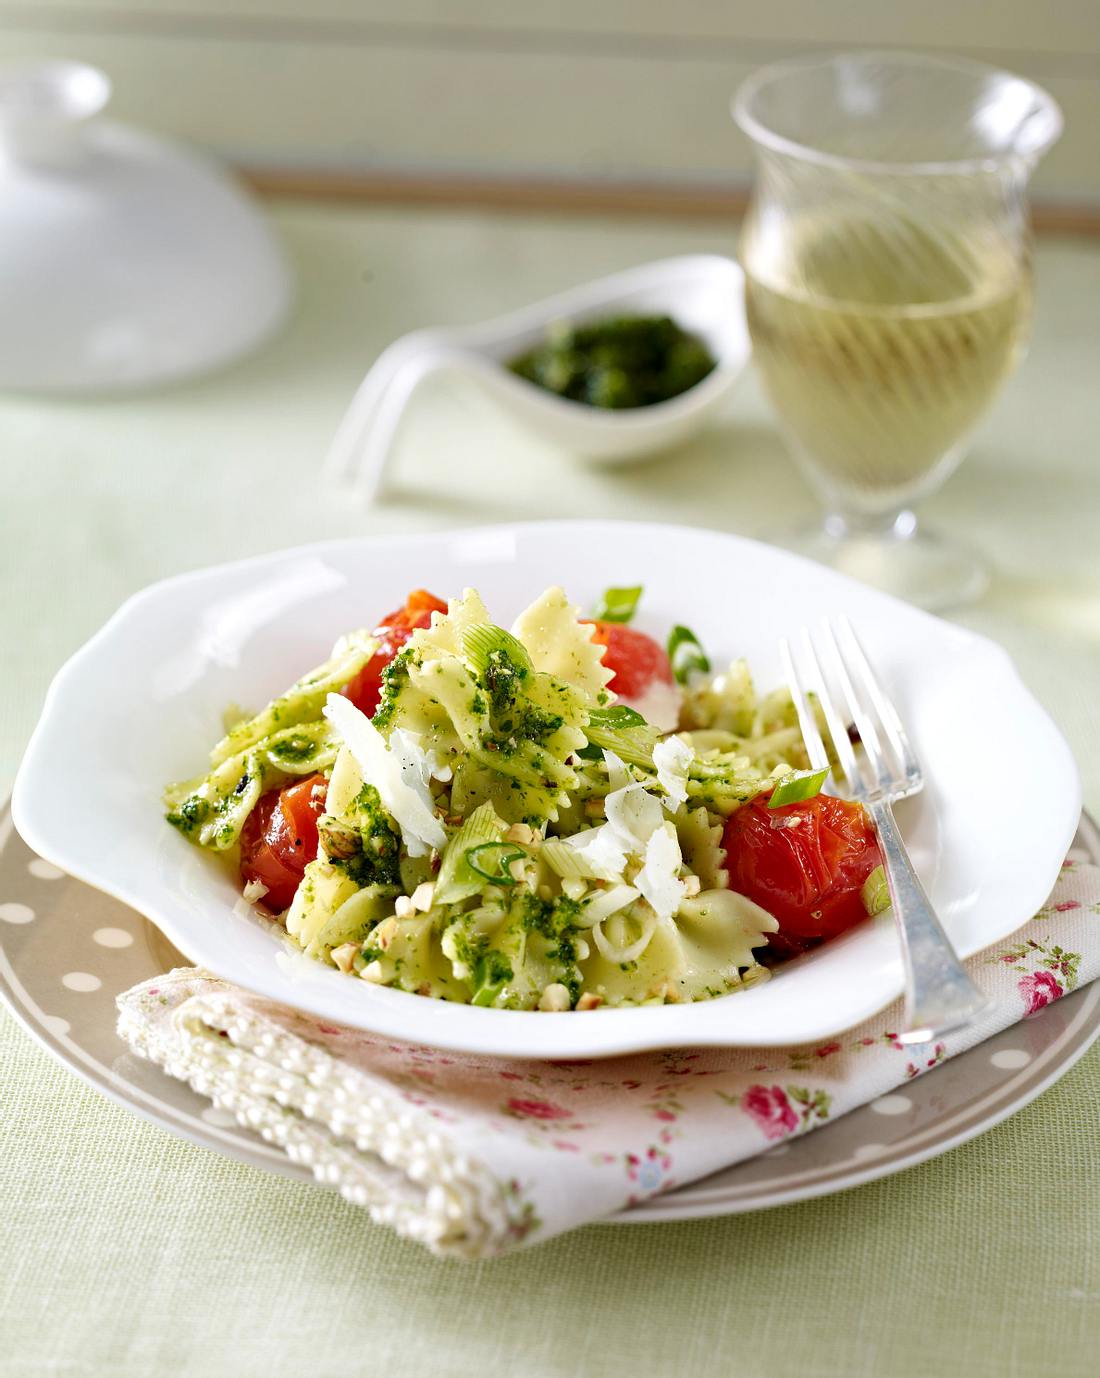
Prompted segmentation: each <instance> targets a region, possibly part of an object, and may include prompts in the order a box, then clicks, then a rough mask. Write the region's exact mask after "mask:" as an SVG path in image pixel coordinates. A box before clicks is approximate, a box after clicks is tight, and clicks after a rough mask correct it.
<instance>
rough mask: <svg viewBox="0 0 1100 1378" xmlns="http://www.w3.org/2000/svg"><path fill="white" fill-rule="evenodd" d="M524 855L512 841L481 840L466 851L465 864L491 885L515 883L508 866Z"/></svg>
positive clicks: (520, 859)
mask: <svg viewBox="0 0 1100 1378" xmlns="http://www.w3.org/2000/svg"><path fill="white" fill-rule="evenodd" d="M526 856H527V853H526V852H525V851H524V850H523V848H522V847H517V846H516V845H515V843H514V842H482V843H481V844H480V845H479V846H477V847H471V848H469V850H468V851H467V852H466V865H467V866H469V868H470V870H471V871H475V872H476V873H477V874H478V875H479V876H481V877H482V879H483V880H487V881H489V882H490V883H491V884H493V885H515V883H516V878H515V876H513V875H512V873H511V871H510V870H509V869H508V868H509V867H510V866H511V864H512V862H513V861H523V860H524V859H525V858H526Z"/></svg>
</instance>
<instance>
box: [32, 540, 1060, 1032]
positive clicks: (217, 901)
mask: <svg viewBox="0 0 1100 1378" xmlns="http://www.w3.org/2000/svg"><path fill="white" fill-rule="evenodd" d="M612 582H614V583H622V584H629V583H634V582H642V583H644V584H645V585H646V595H645V600H644V605H643V609H644V610H643V613H642V616H641V617H640V619H639V621H640V625H641V626H642V627H643V628H644V627H649V628H651V629H653V630H654V631H656V632H658V633H660V634H662V635H663V634H664V632H665V631H666V630H667V628H668V627H669V626H670V625H671V624H672V623H673V622H678V621H686V622H688V623H690V624H691V625H692V626H693V627H694V629H695V630H696V632H697V633H698V634H699V635H700V637H701V639H702V640H703V643H704V644H705V645H706V646H707V647H708V648H709V649H710V651H711V653H712V657H714V658H716V659H719V660H723V659H729V658H730V657H733V656H735V655H740V654H746V655H748V656H749V658H750V660H751V662H752V664H753V666H754V669H755V670H756V672H757V677H758V682H759V683H760V684H761V685H763V686H769V685H771V684H773V683H776V682H777V681H778V679H779V664H778V656H777V653H776V638H777V637H779V636H780V635H783V634H786V633H792V632H794V631H796V630H797V629H798V627H799V626H800V625H802V624H803V623H805V622H814V621H816V620H817V619H819V618H821V617H823V616H828V615H835V614H836V613H839V612H844V613H846V614H848V616H850V617H851V619H852V620H853V622H854V623H855V624H856V626H857V627H858V629H859V631H860V633H861V635H862V638H863V640H864V643H865V644H866V645H867V646H868V648H869V649H870V651H871V652H872V653H873V656H874V659H875V660H876V662H877V663H878V665H879V667H880V669H881V671H882V674H883V678H884V679H885V681H886V683H887V685H888V687H889V688H890V689H891V690H892V692H893V694H894V696H895V697H896V699H897V701H898V706H899V708H900V710H901V712H902V714H903V716H904V718H905V719H906V721H907V722H908V724H909V726H910V729H911V731H912V734H913V738H914V741H915V744H916V747H917V749H918V751H919V753H920V755H921V757H922V759H923V763H924V766H925V771H926V776H927V780H928V787H927V788H926V790H925V791H924V793H923V794H922V795H920V796H919V797H918V798H916V799H913V800H910V801H907V803H906V804H905V805H904V806H903V808H902V809H901V810H899V818H900V821H901V822H902V827H903V830H904V832H905V834H906V838H907V840H908V842H909V845H910V849H911V851H912V854H913V858H914V861H915V863H916V866H917V869H918V871H919V872H920V874H921V876H922V878H923V880H924V882H925V885H926V888H927V889H928V891H929V894H930V895H931V897H932V900H933V902H934V903H935V905H936V907H937V909H938V910H939V912H940V914H941V916H942V918H943V921H944V924H945V926H946V928H947V930H948V932H949V934H950V936H951V938H952V940H953V941H954V943H955V946H956V948H957V949H958V950H959V952H960V953H961V954H962V955H963V956H968V955H969V954H971V953H973V952H977V951H979V950H980V949H981V948H984V947H986V946H988V945H989V944H990V943H993V942H996V941H997V940H998V939H999V938H1002V937H1004V936H1006V935H1007V934H1008V933H1011V932H1012V931H1013V930H1014V929H1016V928H1018V927H1019V925H1020V924H1021V923H1023V922H1024V921H1025V920H1026V919H1027V918H1028V916H1029V915H1030V914H1031V913H1033V912H1034V910H1035V909H1036V908H1038V906H1039V905H1040V904H1041V903H1042V901H1043V900H1044V899H1045V898H1046V895H1047V894H1048V892H1049V890H1050V887H1051V885H1052V884H1053V882H1054V878H1055V876H1056V874H1057V871H1058V867H1059V865H1060V863H1061V861H1062V858H1063V857H1064V855H1065V851H1066V848H1067V846H1068V845H1069V843H1070V840H1071V839H1072V837H1073V835H1074V830H1075V828H1076V826H1077V819H1078V817H1079V815H1080V808H1081V797H1080V784H1079V781H1078V777H1077V771H1076V768H1075V766H1074V763H1073V759H1072V757H1071V755H1070V752H1069V748H1068V747H1067V745H1066V743H1065V741H1064V740H1063V739H1062V737H1061V736H1060V735H1059V733H1058V731H1057V729H1056V728H1055V727H1054V725H1053V724H1052V723H1051V721H1050V719H1049V718H1048V717H1047V715H1046V714H1045V713H1044V712H1043V710H1042V709H1041V708H1040V707H1039V705H1038V704H1037V703H1036V702H1035V700H1034V699H1033V698H1032V697H1031V695H1030V694H1029V693H1028V691H1027V690H1026V689H1025V687H1024V686H1023V684H1022V683H1021V681H1020V679H1019V677H1018V676H1017V674H1016V672H1015V670H1014V668H1013V666H1012V664H1011V662H1010V661H1009V659H1008V657H1007V656H1006V655H1005V653H1004V652H1003V651H1002V650H1001V649H1000V648H999V647H997V646H995V645H994V644H993V643H992V642H989V641H986V640H984V639H983V638H981V637H978V636H975V635H974V634H973V633H970V632H968V631H964V630H963V629H961V628H959V627H954V626H951V625H950V624H948V623H946V622H942V621H940V620H938V619H937V618H933V617H930V616H929V615H928V614H926V613H922V612H919V611H918V610H916V609H915V608H911V607H909V606H908V605H906V604H903V603H899V602H897V601H896V600H894V599H892V598H889V597H887V596H886V595H884V594H881V593H878V592H877V591H875V590H873V589H870V588H867V587H865V586H864V585H862V584H857V583H854V582H852V581H851V580H848V579H844V578H842V577H841V576H840V575H837V574H834V573H832V572H831V571H829V570H826V569H823V568H821V567H819V566H817V565H813V564H810V563H808V562H806V561H803V560H800V559H798V558H797V557H795V556H792V555H790V554H788V553H787V552H785V551H781V550H776V549H774V548H772V547H769V546H764V545H760V544H757V543H756V542H753V541H747V540H743V539H741V538H738V537H734V536H728V535H724V534H721V533H718V532H713V531H701V530H695V529H691V528H687V527H670V526H660V525H651V524H642V523H626V522H548V523H536V524H531V525H520V526H498V527H487V528H484V529H481V530H474V531H463V532H448V533H442V534H432V535H420V536H395V537H389V538H384V539H374V540H362V541H352V542H341V543H337V544H327V545H315V546H307V547H302V548H300V549H298V550H292V551H286V552H281V553H278V554H274V555H268V556H263V557H260V558H259V559H255V560H248V561H244V562H241V563H238V564H233V565H225V566H222V567H220V568H216V569H209V570H202V571H199V572H197V573H194V574H186V575H182V576H180V577H178V578H175V579H169V580H167V581H165V582H164V583H161V584H156V585H154V586H153V587H151V588H149V589H147V590H145V592H143V593H141V594H138V595H137V597H135V598H132V599H131V600H130V601H129V602H128V603H126V604H125V605H124V606H123V607H122V608H121V609H120V611H119V612H118V613H116V614H115V616H114V617H113V618H112V619H111V620H110V622H108V624H107V625H106V626H105V627H104V628H103V630H102V631H100V632H99V633H98V635H96V636H95V637H93V639H92V640H91V641H90V642H89V643H88V644H87V645H86V646H85V647H84V648H83V649H82V650H81V651H79V652H78V653H77V654H76V655H75V656H74V657H73V658H72V660H70V661H69V662H68V664H67V665H66V666H65V667H64V668H63V669H62V670H61V671H60V673H59V674H58V676H57V678H56V679H55V680H54V683H53V685H52V686H51V688H50V691H49V694H48V695H47V699H46V704H45V707H44V709H43V714H42V719H41V721H40V723H39V725H38V727H37V729H36V731H35V734H34V736H33V738H32V740H31V744H30V746H29V747H28V749H27V754H26V757H25V758H24V761H23V765H22V767H21V769H20V772H19V776H18V779H17V781H16V786H15V794H14V797H13V802H12V812H13V816H14V818H15V824H16V827H17V828H18V829H19V831H20V833H21V834H22V835H23V837H24V838H25V839H26V841H27V842H28V844H29V845H30V846H31V847H32V848H33V849H34V850H35V851H36V852H38V853H39V854H40V855H41V856H42V857H45V858H47V859H48V860H50V861H51V862H54V863H56V865H58V866H59V867H61V869H62V870H64V871H66V872H68V873H69V874H70V875H73V876H76V877H77V878H78V879H80V880H84V881H86V882H87V883H88V884H90V885H93V886H96V887H97V888H99V889H101V890H104V891H106V892H107V893H108V894H110V895H113V896H115V897H116V898H117V899H120V900H122V901H123V902H124V903H126V904H129V905H131V906H133V907H134V908H136V909H138V910H139V911H140V912H141V913H143V914H145V915H147V916H148V917H149V918H150V919H151V920H152V921H153V922H154V923H155V924H156V925H157V926H158V927H159V928H160V929H161V930H162V932H163V933H164V934H165V935H166V936H167V937H168V938H169V939H170V940H171V941H172V942H173V943H174V944H175V945H176V946H177V947H178V948H179V949H180V950H181V951H183V952H184V953H186V954H187V956H188V957H189V958H190V959H191V960H192V961H194V962H196V963H198V964H200V965H202V966H205V967H207V968H208V969H209V970H211V971H213V972H215V973H217V974H218V975H220V976H223V977H225V978H226V979H227V980H231V981H235V982H237V983H238V984H240V985H243V986H246V987H248V988H250V989H252V990H254V991H258V992H260V993H261V994H263V995H266V996H269V997H270V998H271V999H274V1000H278V1001H281V1002H283V1003H284V1004H288V1005H293V1006H297V1007H298V1008H300V1009H303V1010H306V1011H308V1012H310V1013H313V1014H317V1015H320V1016H322V1017H324V1018H327V1019H331V1020H333V1021H334V1022H337V1023H344V1024H350V1025H353V1026H356V1027H359V1028H364V1029H370V1030H373V1031H375V1032H378V1033H382V1034H385V1035H388V1036H390V1037H394V1038H398V1039H407V1040H411V1041H414V1042H419V1043H430V1044H433V1045H434V1046H436V1047H441V1048H452V1049H458V1050H463V1051H467V1052H474V1053H487V1054H503V1055H511V1056H516V1057H542V1058H571V1057H606V1056H611V1055H614V1054H618V1053H626V1052H634V1051H640V1050H643V1049H647V1048H659V1047H677V1046H685V1047H686V1046H696V1047H699V1046H705V1045H724V1046H730V1045H742V1046H775V1045H780V1044H792V1043H802V1042H810V1041H813V1040H816V1039H820V1038H825V1037H829V1036H831V1035H832V1034H834V1033H838V1032H840V1031H841V1030H842V1029H845V1028H848V1027H850V1026H851V1025H853V1024H855V1023H858V1022H859V1021H860V1020H862V1019H865V1018H867V1017H868V1016H870V1015H871V1014H873V1013H874V1012H875V1011H876V1010H878V1009H881V1008H882V1007H883V1006H884V1005H886V1004H888V1003H889V1002H890V1001H891V1000H893V999H894V998H895V997H896V996H897V995H898V994H899V993H900V991H901V989H902V971H901V961H900V955H899V950H898V943H897V939H896V936H895V934H894V931H893V927H892V924H891V921H890V919H889V916H888V915H887V916H884V917H882V918H880V919H879V920H876V921H873V922H869V923H866V924H864V925H862V926H861V927H860V928H859V929H857V930H854V931H853V932H851V933H849V934H846V935H845V936H844V937H843V938H842V939H840V940H839V941H837V942H834V943H831V944H827V945H826V946H825V947H823V948H821V949H820V950H818V951H817V952H815V953H813V954H811V955H809V956H808V957H805V958H802V959H800V960H799V961H797V962H793V963H791V964H789V965H788V966H786V967H784V968H783V969H781V970H780V971H779V972H777V973H776V975H775V976H774V978H773V979H772V980H771V981H768V982H766V983H765V984H763V985H761V986H757V987H753V988H751V989H749V990H745V991H742V992H739V993H737V994H735V995H732V996H727V997H724V998H722V999H720V1000H709V1001H702V1002H700V1003H698V1004H691V1005H675V1006H664V1007H646V1008H642V1009H627V1010H595V1011H592V1012H589V1013H585V1014H583V1015H578V1014H575V1013H567V1014H532V1013H523V1012H517V1011H507V1010H485V1009H474V1008H472V1007H470V1006H464V1005H456V1004H449V1003H446V1002H443V1001H429V1000H424V999H422V998H421V997H418V996H414V995H407V994H405V993H403V992H401V991H395V990H388V989H385V988H379V987H375V986H370V985H368V984H367V983H365V982H363V981H360V980H358V979H357V978H354V977H349V976H344V975H342V974H341V973H340V972H337V971H335V970H333V969H331V968H327V967H323V966H321V965H320V964H319V963H316V962H312V961H310V960H308V959H307V958H305V957H303V956H302V955H301V954H300V953H294V952H291V951H290V950H289V947H288V944H287V942H286V940H285V939H280V937H279V936H278V933H277V931H273V928H272V926H271V925H269V924H265V923H264V922H262V921H260V920H259V919H257V918H256V917H255V916H254V914H253V913H252V911H250V910H247V907H246V906H242V905H240V904H239V903H238V902H237V901H238V893H237V890H236V886H235V884H234V879H233V877H231V876H230V875H229V874H227V872H226V870H225V869H224V868H222V867H221V866H220V865H218V864H217V863H216V862H215V861H213V860H212V859H211V858H210V857H208V856H206V855H204V854H203V853H202V852H200V851H199V850H197V849H196V848H194V847H192V846H190V845H189V844H188V843H187V842H185V841H184V840H183V839H182V838H181V837H180V836H179V835H178V834H177V833H175V832H174V831H173V830H172V829H171V828H169V827H168V826H166V824H165V823H164V821H163V817H162V812H163V811H162V807H161V803H160V792H161V789H162V787H163V785H164V783H165V782H166V781H168V780H173V779H181V778H185V777H187V776H188V775H192V774H194V773H195V772H196V771H197V770H198V769H199V768H200V766H201V763H202V762H203V761H204V760H205V758H206V753H207V750H208V749H209V746H210V744H211V743H212V742H213V741H214V740H215V739H216V738H217V737H218V735H219V732H220V722H221V713H222V710H223V708H224V707H225V705H226V704H228V703H244V704H256V703H261V702H263V701H264V700H266V699H268V698H270V697H271V696H272V695H273V694H274V693H276V692H278V691H279V690H280V689H281V688H282V687H284V686H285V685H286V684H288V683H289V682H290V681H291V680H293V679H294V678H295V677H296V676H297V675H298V674H299V673H300V672H301V671H302V669H303V668H304V667H307V666H309V665H312V664H315V663H317V662H319V661H320V660H322V659H324V657H325V656H326V655H327V653H328V650H329V647H330V646H331V644H332V642H333V640H334V639H335V638H336V636H337V635H338V634H340V633H341V632H343V631H345V630H347V629H348V628H351V627H355V626H360V625H362V624H363V623H364V622H370V621H371V620H372V619H373V618H375V617H376V616H377V615H379V614H380V613H382V612H384V611H386V610H388V609H389V608H391V607H393V606H395V605H399V604H400V603H401V602H402V601H403V600H404V597H405V594H406V592H407V591H408V589H409V588H410V587H414V586H417V585H422V586H424V587H427V588H432V589H434V590H435V591H436V592H438V593H440V594H441V595H443V596H446V595H448V594H451V593H454V592H457V591H458V590H460V589H461V588H462V587H463V586H465V585H473V586H475V587H477V588H478V589H480V591H481V593H482V595H483V596H484V597H485V600H486V602H487V604H488V606H489V608H490V609H491V611H492V612H493V613H494V615H495V616H497V617H498V618H499V619H500V620H501V621H503V622H505V623H506V624H507V623H508V622H509V621H510V620H511V618H512V617H513V616H514V615H515V613H517V612H518V611H519V610H520V609H521V608H522V607H523V606H524V605H525V604H526V603H527V602H528V601H530V600H531V599H532V598H533V597H535V596H536V595H537V594H538V593H539V592H541V590H542V589H543V588H544V587H546V586H547V585H548V584H553V583H563V584H564V585H565V586H566V588H567V590H568V592H569V594H570V596H571V597H572V598H573V599H574V600H575V601H577V602H579V603H581V604H583V605H591V604H592V603H593V602H594V601H595V599H596V597H597V596H598V594H599V593H600V592H601V590H602V589H603V587H604V586H605V585H606V584H608V583H612Z"/></svg>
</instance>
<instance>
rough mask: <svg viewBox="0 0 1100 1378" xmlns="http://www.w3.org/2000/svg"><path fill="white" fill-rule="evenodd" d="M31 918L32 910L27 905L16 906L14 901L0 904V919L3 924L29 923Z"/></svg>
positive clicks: (32, 915) (32, 916)
mask: <svg viewBox="0 0 1100 1378" xmlns="http://www.w3.org/2000/svg"><path fill="white" fill-rule="evenodd" d="M33 918H34V910H33V909H32V908H31V907H30V905H29V904H16V903H15V902H14V900H10V901H9V902H8V903H7V904H0V919H3V920H4V922H5V923H30V922H31V920H32V919H33Z"/></svg>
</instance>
